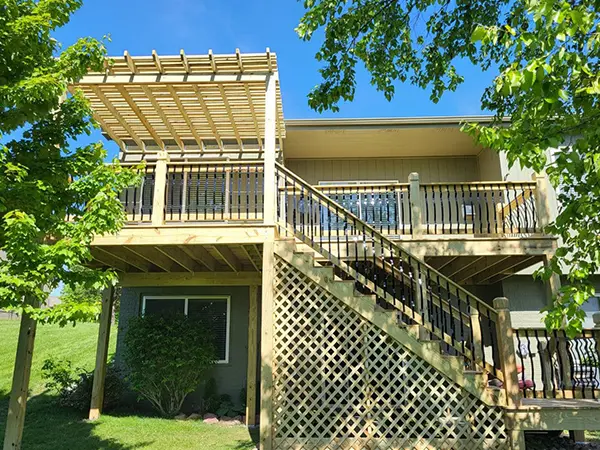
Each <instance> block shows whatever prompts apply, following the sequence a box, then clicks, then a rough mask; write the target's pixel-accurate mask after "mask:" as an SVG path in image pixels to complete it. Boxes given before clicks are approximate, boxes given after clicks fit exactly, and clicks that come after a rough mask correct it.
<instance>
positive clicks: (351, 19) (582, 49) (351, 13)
mask: <svg viewBox="0 0 600 450" xmlns="http://www.w3.org/2000/svg"><path fill="white" fill-rule="evenodd" d="M304 6H305V8H306V13H305V15H304V17H303V18H302V19H301V21H300V24H299V26H298V28H297V33H298V34H299V36H300V37H301V38H302V39H304V40H310V39H311V38H312V37H313V35H314V33H315V32H316V31H317V30H321V29H322V31H323V32H324V38H323V44H322V46H321V48H320V50H319V52H318V53H317V55H316V58H317V59H318V60H319V61H322V62H323V67H322V69H321V75H322V82H321V83H320V84H319V85H318V86H316V87H315V88H314V89H313V90H312V92H311V93H310V94H309V104H310V106H311V107H312V108H314V109H316V110H318V111H322V110H324V109H332V110H337V109H338V106H337V105H338V104H339V102H340V101H350V100H352V99H353V97H354V93H355V88H356V78H355V74H356V68H357V64H358V63H359V62H360V63H363V64H364V66H365V67H366V69H367V70H368V71H369V72H370V74H371V83H372V84H373V85H374V86H375V87H376V88H377V89H378V90H380V91H382V92H383V93H384V95H385V96H386V98H387V99H388V100H391V99H392V98H393V96H394V94H395V89H396V85H397V84H398V82H410V83H412V84H414V85H417V86H419V87H421V88H423V89H428V90H430V92H431V100H432V101H434V102H437V101H438V100H439V99H440V97H441V95H442V94H443V93H444V92H446V91H453V90H455V89H456V88H457V87H458V85H459V84H461V83H462V82H463V81H464V78H463V76H462V75H461V74H460V72H459V70H458V69H457V63H459V62H462V61H470V62H471V63H472V64H474V65H476V66H477V67H479V68H480V69H481V70H484V71H486V70H492V71H494V72H495V73H497V76H496V77H495V78H494V81H493V83H492V85H491V86H489V87H488V88H486V89H485V91H484V92H482V97H481V106H482V109H484V110H488V111H491V112H492V113H493V114H494V116H495V120H494V122H493V123H491V124H485V125H482V124H465V126H464V130H465V131H466V132H468V133H470V134H472V135H473V136H474V138H475V139H476V140H477V141H478V142H479V143H480V144H482V145H483V146H485V147H489V148H492V149H494V150H496V151H499V152H500V151H502V152H506V155H507V159H508V161H509V163H510V164H515V163H519V164H521V166H523V167H527V168H531V169H533V170H535V171H542V170H546V171H547V172H548V174H549V177H550V180H551V183H552V185H553V186H554V187H555V189H556V190H557V192H558V200H559V204H560V210H559V214H558V217H557V218H556V220H555V222H554V223H553V224H552V225H551V226H550V227H549V229H548V230H547V231H548V232H550V233H553V234H556V235H557V236H559V237H560V238H561V245H560V248H559V249H558V251H557V253H556V257H555V258H553V260H552V264H551V266H550V267H549V268H547V269H546V270H542V271H540V272H539V274H538V275H539V276H541V277H542V278H544V279H547V278H548V277H549V276H550V275H551V274H552V273H553V272H555V273H562V274H564V275H565V276H566V278H567V279H568V284H567V285H566V286H564V287H563V288H562V290H561V293H560V295H559V296H558V297H557V298H556V299H555V301H554V306H553V308H552V309H551V311H550V312H549V314H548V315H547V316H546V325H547V326H548V327H551V328H557V327H561V326H563V325H564V323H565V322H567V323H568V328H567V329H568V331H570V332H573V333H574V332H576V331H577V330H578V329H580V328H581V323H582V318H583V317H584V315H585V314H584V312H583V311H582V309H581V304H582V303H583V302H585V301H586V300H587V299H588V298H589V297H590V296H591V295H592V294H593V291H594V290H593V287H592V285H591V283H590V282H589V277H590V275H592V274H594V273H597V272H598V270H599V269H600V267H599V264H600V239H599V236H600V215H599V214H598V211H600V105H599V99H600V71H599V64H600V63H599V55H600V2H599V1H597V0H596V1H593V0H569V1H567V0H481V1H477V2H473V1H470V0H458V1H450V0H402V1H397V0H349V1H346V0H305V1H304ZM507 116H509V117H511V121H510V122H509V123H506V122H502V119H503V118H505V117H507ZM548 149H554V150H555V151H553V152H552V153H553V156H550V152H549V151H548Z"/></svg>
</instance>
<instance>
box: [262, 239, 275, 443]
mask: <svg viewBox="0 0 600 450" xmlns="http://www.w3.org/2000/svg"><path fill="white" fill-rule="evenodd" d="M262 268H263V279H262V296H261V324H260V329H261V341H260V342H261V349H260V350H261V351H260V360H261V366H260V375H261V376H260V450H271V449H272V448H273V426H272V420H273V289H274V277H275V242H274V240H269V241H267V242H265V243H264V244H263V266H262Z"/></svg>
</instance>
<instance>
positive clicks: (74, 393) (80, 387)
mask: <svg viewBox="0 0 600 450" xmlns="http://www.w3.org/2000/svg"><path fill="white" fill-rule="evenodd" d="M42 377H43V379H44V381H45V385H46V387H47V388H48V389H52V390H54V391H56V393H57V394H58V397H57V401H58V404H59V405H61V406H64V407H67V408H73V409H76V410H78V411H86V410H88V409H89V407H90V401H91V399H92V385H93V383H94V371H93V370H92V371H88V370H85V369H82V368H79V367H77V368H74V367H73V363H72V362H71V361H70V360H68V359H56V358H48V359H46V360H45V361H44V364H43V366H42ZM124 391H125V383H124V381H123V376H122V374H121V372H120V371H119V370H118V369H117V368H116V367H115V365H114V363H113V362H112V361H111V362H110V363H109V364H108V366H107V368H106V376H105V381H104V403H103V409H104V410H106V411H109V410H111V409H113V408H115V407H117V406H118V405H119V404H120V402H121V398H122V396H123V392H124Z"/></svg>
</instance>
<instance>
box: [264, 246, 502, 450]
mask: <svg viewBox="0 0 600 450" xmlns="http://www.w3.org/2000/svg"><path fill="white" fill-rule="evenodd" d="M273 307H274V342H273V345H274V349H273V352H274V353H273V377H274V379H273V383H274V385H273V389H274V391H273V448H275V449H302V450H310V449H331V450H333V449H352V450H359V449H369V450H373V449H405V448H411V449H412V448H414V449H424V448H434V449H465V450H467V449H468V450H472V449H477V448H493V449H504V448H510V445H509V442H508V438H507V433H506V430H505V426H504V420H503V412H502V409H501V408H494V407H490V406H488V405H485V404H484V403H483V402H481V401H480V400H478V399H477V398H475V397H474V396H473V395H471V394H469V393H467V392H466V391H464V390H463V389H462V388H460V386H457V385H456V384H454V383H453V382H452V381H451V380H450V379H448V378H447V377H446V376H444V374H443V373H441V372H438V371H437V370H435V369H434V368H433V367H432V366H430V365H429V364H428V363H427V362H425V361H424V360H422V359H420V358H419V357H417V356H416V355H414V354H412V353H410V352H409V351H407V350H406V349H405V348H404V347H403V346H402V345H401V344H400V343H399V342H397V341H396V340H394V339H393V338H391V337H389V336H388V335H386V334H385V333H384V332H383V331H381V330H380V329H379V328H377V327H375V326H374V325H373V324H371V323H370V322H369V321H367V320H366V319H364V318H363V317H362V316H360V315H359V314H357V313H356V312H355V311H353V310H352V309H351V308H349V307H348V306H347V305H345V304H344V303H343V302H341V301H340V300H338V299H336V298H335V297H334V296H333V295H331V294H330V293H328V292H327V291H326V290H325V289H323V288H322V287H321V286H319V285H318V284H317V283H315V282H313V281H312V280H310V279H309V278H308V277H306V276H305V275H304V274H302V273H301V272H300V271H298V270H297V269H295V268H294V267H293V266H291V265H290V264H288V263H287V262H285V261H284V260H282V259H281V258H279V257H276V272H275V296H274V305H273Z"/></svg>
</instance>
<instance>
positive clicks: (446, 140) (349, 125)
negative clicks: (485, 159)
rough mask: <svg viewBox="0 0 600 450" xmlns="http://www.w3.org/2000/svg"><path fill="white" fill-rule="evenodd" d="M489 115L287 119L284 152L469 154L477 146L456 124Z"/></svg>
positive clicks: (297, 155)
mask: <svg viewBox="0 0 600 450" xmlns="http://www.w3.org/2000/svg"><path fill="white" fill-rule="evenodd" d="M508 120H509V119H505V121H508ZM492 121H493V117H492V116H449V117H395V118H366V119H360V118H359V119H292V120H290V119H288V120H286V122H285V123H286V130H287V137H286V139H285V157H286V158H287V159H313V158H365V157H379V158H386V157H387V158H393V157H434V156H474V155H477V154H479V152H480V151H481V150H482V147H481V146H479V145H477V144H476V143H475V141H474V140H473V138H472V137H471V136H469V135H467V134H466V133H464V132H462V131H461V126H462V124H464V123H468V122H477V123H491V122H492Z"/></svg>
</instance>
